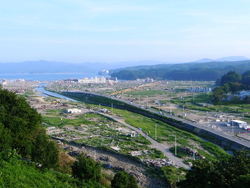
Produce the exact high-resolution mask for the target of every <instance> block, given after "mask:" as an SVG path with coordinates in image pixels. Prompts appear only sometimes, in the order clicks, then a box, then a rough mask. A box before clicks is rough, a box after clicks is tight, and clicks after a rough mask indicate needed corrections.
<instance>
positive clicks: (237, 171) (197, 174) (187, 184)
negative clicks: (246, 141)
mask: <svg viewBox="0 0 250 188" xmlns="http://www.w3.org/2000/svg"><path fill="white" fill-rule="evenodd" d="M249 155H250V153H249V151H246V150H241V151H237V152H236V153H235V155H234V156H232V157H230V158H226V159H224V160H222V161H219V162H212V161H208V160H197V161H195V162H194V164H193V166H192V168H191V170H190V171H188V173H187V175H186V179H185V180H183V181H181V182H179V183H177V186H178V187H179V188H214V187H227V188H249V185H250V184H249V183H250V157H249Z"/></svg>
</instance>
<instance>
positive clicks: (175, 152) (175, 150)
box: [169, 135, 177, 156]
mask: <svg viewBox="0 0 250 188" xmlns="http://www.w3.org/2000/svg"><path fill="white" fill-rule="evenodd" d="M169 136H174V147H175V149H174V154H175V156H176V155H177V145H176V135H169Z"/></svg>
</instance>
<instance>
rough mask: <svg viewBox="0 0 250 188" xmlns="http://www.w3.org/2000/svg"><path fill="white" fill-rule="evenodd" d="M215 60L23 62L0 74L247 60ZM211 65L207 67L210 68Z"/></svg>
mask: <svg viewBox="0 0 250 188" xmlns="http://www.w3.org/2000/svg"><path fill="white" fill-rule="evenodd" d="M239 59H240V60H239ZM217 60H218V61H217ZM217 60H213V59H207V58H206V59H201V60H198V61H195V62H190V63H173V62H166V61H154V60H145V61H131V62H118V63H100V62H94V63H91V62H85V63H65V62H57V61H46V60H40V61H25V62H19V63H0V74H25V73H27V74H45V73H91V72H92V73H98V72H99V71H101V70H103V69H105V70H112V71H111V72H113V71H114V70H115V71H119V70H124V69H126V70H138V69H150V68H161V67H164V68H170V69H178V70H180V69H181V70H182V69H183V70H186V69H190V68H197V67H202V68H204V66H205V64H204V63H206V62H212V63H213V62H223V61H227V62H236V61H242V60H248V59H247V58H246V57H243V56H232V57H224V58H219V59H217ZM199 64H203V65H199ZM215 64H216V63H215ZM229 64H230V63H229ZM211 65H212V64H211ZM211 65H207V66H208V67H210V66H211ZM230 65H233V64H230ZM213 67H214V65H213Z"/></svg>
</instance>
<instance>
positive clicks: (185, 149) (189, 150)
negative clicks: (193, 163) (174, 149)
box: [180, 146, 206, 159]
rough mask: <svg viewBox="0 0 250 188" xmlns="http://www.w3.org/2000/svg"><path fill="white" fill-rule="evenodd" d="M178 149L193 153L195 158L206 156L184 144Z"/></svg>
mask: <svg viewBox="0 0 250 188" xmlns="http://www.w3.org/2000/svg"><path fill="white" fill-rule="evenodd" d="M180 150H181V151H183V152H186V153H187V154H189V155H194V156H195V158H196V159H205V158H206V157H205V156H203V155H201V154H199V153H198V152H197V150H195V149H192V148H190V147H186V146H184V147H181V148H180Z"/></svg>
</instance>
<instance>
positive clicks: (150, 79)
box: [136, 78, 154, 83]
mask: <svg viewBox="0 0 250 188" xmlns="http://www.w3.org/2000/svg"><path fill="white" fill-rule="evenodd" d="M136 81H138V82H150V83H151V82H154V79H153V78H146V79H140V78H137V79H136Z"/></svg>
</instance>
